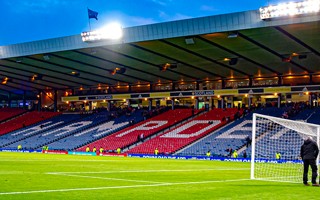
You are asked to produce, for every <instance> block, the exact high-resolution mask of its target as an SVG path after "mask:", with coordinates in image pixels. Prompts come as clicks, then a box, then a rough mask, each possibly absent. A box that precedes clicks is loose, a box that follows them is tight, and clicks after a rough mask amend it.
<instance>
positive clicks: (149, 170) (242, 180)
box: [0, 153, 320, 200]
mask: <svg viewBox="0 0 320 200" xmlns="http://www.w3.org/2000/svg"><path fill="white" fill-rule="evenodd" d="M249 177H250V163H236V162H217V161H199V160H166V159H143V158H123V157H99V156H95V157H91V156H90V157H89V156H75V155H48V154H36V153H34V154H32V153H29V154H28V153H0V199H1V200H2V199H5V200H9V199H32V200H36V199H46V200H49V199H68V200H71V199H77V200H81V199H86V200H88V199H89V200H95V199H104V200H110V199H112V200H113V199H135V200H136V199H152V200H153V199H165V200H172V199H183V200H186V199H201V200H204V199H246V200H247V199H299V200H301V199H312V198H318V197H319V196H320V188H319V187H311V186H310V187H306V186H303V184H302V183H299V184H297V183H278V182H267V181H258V180H250V179H249Z"/></svg>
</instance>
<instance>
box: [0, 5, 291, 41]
mask: <svg viewBox="0 0 320 200" xmlns="http://www.w3.org/2000/svg"><path fill="white" fill-rule="evenodd" d="M287 1H288V0H282V1H281V0H269V1H268V0H241V1H239V0H0V16H1V19H2V20H1V26H0V46H3V45H9V44H16V43H22V42H28V41H35V40H42V39H49V38H56V37H63V36H69V35H75V34H80V33H81V32H82V31H87V30H89V25H88V14H87V7H89V8H90V9H92V10H94V11H97V12H98V13H99V15H98V18H99V20H98V21H96V20H95V19H91V26H92V29H95V28H99V27H101V26H103V25H104V24H106V23H108V22H112V21H117V22H119V23H120V24H122V26H123V27H131V26H139V25H143V24H152V23H158V22H165V21H173V20H179V19H187V18H195V17H201V16H210V15H218V14H223V13H232V12H241V11H247V10H256V9H259V8H260V7H261V6H266V5H268V4H275V3H279V2H287Z"/></svg>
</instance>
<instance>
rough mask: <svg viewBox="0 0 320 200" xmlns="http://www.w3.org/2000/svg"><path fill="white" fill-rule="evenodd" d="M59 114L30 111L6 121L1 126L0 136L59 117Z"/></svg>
mask: <svg viewBox="0 0 320 200" xmlns="http://www.w3.org/2000/svg"><path fill="white" fill-rule="evenodd" d="M60 114H61V113H58V112H38V111H32V112H28V113H25V114H23V115H20V116H18V117H16V118H14V119H12V120H9V121H6V122H4V123H2V124H1V130H0V135H4V134H7V133H9V132H11V131H14V130H17V129H21V128H25V127H26V126H30V125H32V124H35V123H37V122H40V121H43V120H46V119H49V118H51V117H54V116H57V115H60Z"/></svg>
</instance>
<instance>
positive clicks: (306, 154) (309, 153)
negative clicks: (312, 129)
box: [300, 138, 319, 160]
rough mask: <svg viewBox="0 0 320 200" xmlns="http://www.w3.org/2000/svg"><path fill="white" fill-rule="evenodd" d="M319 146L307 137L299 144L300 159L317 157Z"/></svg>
mask: <svg viewBox="0 0 320 200" xmlns="http://www.w3.org/2000/svg"><path fill="white" fill-rule="evenodd" d="M318 153H319V148H318V145H317V143H316V142H315V141H313V140H312V139H310V138H308V139H306V140H305V141H304V143H303V145H302V146H301V151H300V156H301V158H302V160H307V159H316V158H317V157H318Z"/></svg>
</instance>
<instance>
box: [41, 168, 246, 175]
mask: <svg viewBox="0 0 320 200" xmlns="http://www.w3.org/2000/svg"><path fill="white" fill-rule="evenodd" d="M249 169H250V168H216V169H214V168H210V169H176V170H172V169H162V170H127V171H101V172H92V171H90V172H48V173H47V174H115V173H147V172H192V171H195V172H199V171H229V170H230V171H238V170H249Z"/></svg>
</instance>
